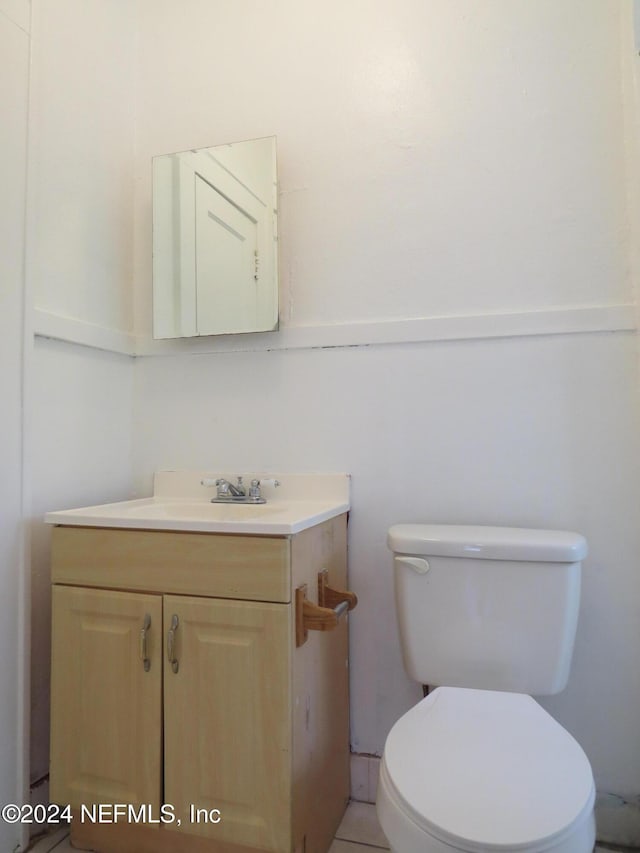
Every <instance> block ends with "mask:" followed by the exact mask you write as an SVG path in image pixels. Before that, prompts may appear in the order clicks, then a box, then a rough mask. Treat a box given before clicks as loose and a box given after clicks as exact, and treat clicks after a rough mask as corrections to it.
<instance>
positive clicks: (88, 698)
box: [50, 586, 162, 814]
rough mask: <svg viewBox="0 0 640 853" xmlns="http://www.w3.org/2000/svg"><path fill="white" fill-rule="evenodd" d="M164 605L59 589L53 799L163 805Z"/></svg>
mask: <svg viewBox="0 0 640 853" xmlns="http://www.w3.org/2000/svg"><path fill="white" fill-rule="evenodd" d="M161 629H162V598H161V596H159V595H145V594H140V593H129V592H114V591H111V590H95V589H84V588H80V587H66V586H54V587H53V639H52V683H51V779H50V791H51V801H52V802H55V803H58V804H67V803H69V804H71V806H73V807H74V808H76V809H77V808H80V806H81V805H82V804H84V805H90V804H100V803H133V804H149V805H150V806H151V807H152V809H153V811H154V813H156V814H157V812H158V809H159V806H160V797H161V786H162V771H161V745H162V740H161V737H162V736H161V725H162V721H161V712H162V708H161V699H162V692H161V691H162V633H161Z"/></svg>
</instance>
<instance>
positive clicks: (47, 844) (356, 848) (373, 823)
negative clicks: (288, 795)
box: [29, 802, 614, 853]
mask: <svg viewBox="0 0 640 853" xmlns="http://www.w3.org/2000/svg"><path fill="white" fill-rule="evenodd" d="M388 849H389V844H388V843H387V839H386V838H385V837H384V835H383V833H382V830H381V829H380V825H379V824H378V820H377V817H376V808H375V806H372V805H371V804H370V803H356V802H352V803H350V805H349V808H348V809H347V813H346V814H345V816H344V820H343V821H342V823H341V824H340V826H339V828H338V831H337V832H336V837H335V840H334V842H333V844H332V845H331V849H330V850H329V853H376V850H388ZM613 849H614V848H611V847H607V848H604V847H596V849H595V853H612V851H613ZM73 850H74V848H73V847H72V846H71V844H70V843H69V833H68V830H66V829H60V830H58V831H57V832H55V833H53V834H51V835H47V836H46V837H44V838H41V839H39V840H37V841H36V842H35V843H34V845H33V846H32V847H31V848H29V853H51V851H55V853H69V851H73Z"/></svg>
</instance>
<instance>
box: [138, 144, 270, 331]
mask: <svg viewBox="0 0 640 853" xmlns="http://www.w3.org/2000/svg"><path fill="white" fill-rule="evenodd" d="M277 241H278V228H277V171H276V140H275V137H265V138H263V139H254V140H249V141H247V142H235V143H230V144H228V145H218V146H215V147H213V148H204V149H199V150H191V151H181V152H178V153H174V154H165V155H162V156H158V157H154V158H153V336H154V338H182V337H193V336H197V335H224V334H235V333H239V332H264V331H273V330H275V329H277V327H278V257H277V255H278V253H277Z"/></svg>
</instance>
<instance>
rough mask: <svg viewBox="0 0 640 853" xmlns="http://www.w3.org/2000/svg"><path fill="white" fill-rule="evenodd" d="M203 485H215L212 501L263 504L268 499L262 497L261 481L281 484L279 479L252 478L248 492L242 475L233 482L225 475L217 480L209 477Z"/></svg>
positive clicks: (202, 481) (276, 484)
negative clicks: (225, 477) (226, 478)
mask: <svg viewBox="0 0 640 853" xmlns="http://www.w3.org/2000/svg"><path fill="white" fill-rule="evenodd" d="M200 482H201V483H202V485H203V486H215V487H216V496H215V498H211V503H242V504H263V503H266V499H265V498H263V497H262V493H261V491H260V485H261V482H262V483H265V484H269V485H272V486H274V487H275V486H279V485H280V483H279V481H278V480H274V479H267V480H262V481H260V480H252V481H251V488H250V489H249V493H248V494H247V490H246V488H245V487H244V485H243V483H242V477H238V478H237V482H236V483H235V484H234V483H231V482H229V480H225V479H224V477H219V478H218V479H217V480H212V479H209V478H208V477H207V478H205V479H204V480H201V481H200Z"/></svg>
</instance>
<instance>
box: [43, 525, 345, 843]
mask: <svg viewBox="0 0 640 853" xmlns="http://www.w3.org/2000/svg"><path fill="white" fill-rule="evenodd" d="M323 569H327V570H328V572H329V576H330V579H331V583H332V585H333V586H338V587H340V588H346V516H339V517H338V518H335V519H331V520H330V521H327V522H324V523H323V524H320V525H317V526H315V527H312V528H309V529H308V530H305V531H302V532H301V533H298V534H296V535H294V536H290V537H286V536H285V537H262V536H235V535H226V534H207V533H191V532H189V533H186V532H185V533H182V532H169V531H142V530H116V529H110V528H108V529H105V528H85V527H56V528H54V530H53V543H52V576H53V583H54V587H53V638H52V707H51V782H50V790H51V799H52V802H56V803H59V804H61V805H66V804H67V803H70V804H71V806H72V808H73V809H74V820H73V822H72V841H73V842H74V843H75V844H76V845H78V846H80V847H86V848H93V849H96V850H98V851H101V853H102V851H104V853H110V852H111V851H114V853H116V851H117V853H134V851H135V853H146V851H149V853H151V851H153V853H163V851H166V853H169V851H171V853H179V851H183V850H184V851H187V850H188V851H194V853H209V852H210V853H218V851H229V853H249V851H257V850H265V851H274V852H275V853H290V851H295V853H301V851H304V853H309V851H314V853H326V851H327V850H328V848H329V846H330V844H331V840H332V838H333V835H334V833H335V830H336V828H337V826H338V824H339V822H340V820H341V818H342V815H343V813H344V810H345V807H346V804H347V801H348V796H349V719H348V713H349V712H348V636H347V631H348V628H347V621H348V620H347V619H342V620H340V622H339V623H338V626H337V628H335V629H334V630H332V631H321V632H315V631H310V632H309V635H308V639H307V641H306V642H305V643H304V644H303V645H300V646H296V631H295V623H296V619H295V590H296V588H298V587H299V586H301V585H303V584H306V586H307V590H308V597H309V599H311V600H312V601H314V600H315V601H317V599H316V598H315V597H314V591H315V590H316V589H317V576H318V573H319V572H321V571H322V570H323ZM171 631H173V633H172V635H170V632H171ZM115 804H118V805H119V806H122V805H131V806H132V807H133V816H132V815H131V814H124V813H123V810H122V809H121V810H120V813H119V814H118V816H117V820H116V815H115V813H114V811H113V806H114V805H115ZM99 805H101V806H102V809H103V812H102V816H103V817H105V818H106V822H105V821H102V822H98V820H97V819H96V820H94V815H97V816H99V814H100V813H99V812H97V811H96V810H95V807H97V806H99ZM83 806H84V809H83ZM216 810H219V820H218V813H217V811H216ZM196 815H197V816H198V818H199V819H198V820H194V817H195V816H196ZM127 817H129V818H130V819H129V820H127ZM140 817H142V820H140ZM161 820H162V821H163V822H155V821H161ZM136 821H139V822H136ZM178 821H179V824H178Z"/></svg>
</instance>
